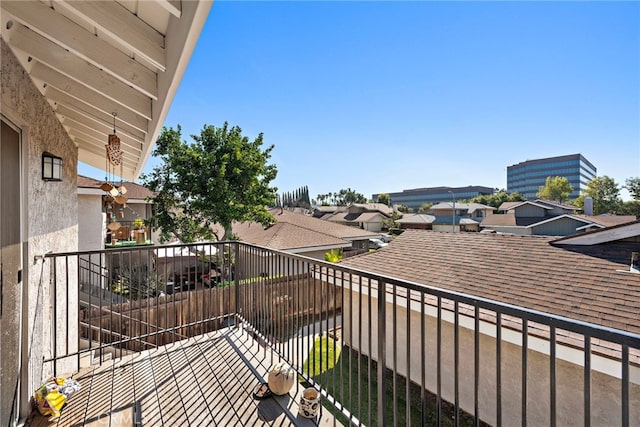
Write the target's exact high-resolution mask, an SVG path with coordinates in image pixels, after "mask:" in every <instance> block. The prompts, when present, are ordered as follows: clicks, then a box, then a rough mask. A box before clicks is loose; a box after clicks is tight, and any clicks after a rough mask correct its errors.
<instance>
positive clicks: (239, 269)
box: [233, 241, 244, 329]
mask: <svg viewBox="0 0 640 427" xmlns="http://www.w3.org/2000/svg"><path fill="white" fill-rule="evenodd" d="M235 246H236V247H235V252H236V263H235V286H233V288H234V291H235V309H236V310H235V322H234V323H235V326H236V329H238V328H239V327H240V322H239V320H240V317H239V316H238V315H239V314H240V313H242V309H241V308H240V280H241V279H242V277H243V276H244V271H243V264H242V263H243V262H244V259H243V256H242V255H240V242H237V241H236V242H235Z"/></svg>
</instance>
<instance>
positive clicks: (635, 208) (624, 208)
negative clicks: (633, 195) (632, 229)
mask: <svg viewBox="0 0 640 427" xmlns="http://www.w3.org/2000/svg"><path fill="white" fill-rule="evenodd" d="M618 213H619V214H620V215H633V216H635V217H636V219H638V218H640V200H630V201H628V202H623V203H622V204H621V205H620V208H619V210H618Z"/></svg>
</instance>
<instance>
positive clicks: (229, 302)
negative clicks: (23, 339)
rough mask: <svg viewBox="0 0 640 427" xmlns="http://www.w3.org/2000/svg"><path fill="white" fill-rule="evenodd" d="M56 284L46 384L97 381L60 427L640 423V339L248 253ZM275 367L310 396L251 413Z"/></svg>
mask: <svg viewBox="0 0 640 427" xmlns="http://www.w3.org/2000/svg"><path fill="white" fill-rule="evenodd" d="M44 270H45V271H44V272H43V278H45V280H48V283H49V284H50V285H51V290H52V297H51V303H52V305H53V307H54V313H55V318H56V319H57V321H56V322H55V325H52V334H51V337H50V339H51V348H52V349H53V352H52V353H53V354H52V356H51V357H50V358H48V359H46V360H45V361H44V364H45V369H46V370H47V371H49V372H51V373H52V374H54V375H65V376H67V375H71V374H72V375H73V376H74V377H75V378H77V379H78V380H79V381H80V382H81V383H82V384H83V389H82V390H81V392H80V393H79V394H78V395H76V396H73V397H72V398H71V400H70V401H69V403H68V405H67V407H66V408H64V409H63V411H62V415H61V417H60V419H59V420H58V423H59V425H76V424H80V423H85V424H88V425H91V423H96V424H95V425H100V424H99V423H101V422H105V421H104V420H106V419H110V420H111V423H112V425H114V423H120V422H122V423H128V424H131V425H133V424H135V422H139V423H142V424H143V425H173V424H176V423H186V424H194V425H196V424H202V425H205V424H207V425H212V424H216V425H249V424H254V423H261V422H265V423H274V424H277V425H307V424H310V423H311V424H316V423H318V424H321V425H325V424H331V425H349V424H353V425H456V426H457V425H482V424H489V425H503V424H505V425H519V424H521V425H524V424H525V423H528V424H530V425H623V426H628V425H637V424H638V421H639V420H640V385H639V384H640V370H639V364H640V336H638V335H636V334H632V333H627V332H624V331H619V330H614V329H610V328H605V327H601V326H597V325H591V324H587V323H584V322H579V321H574V320H570V319H566V318H562V317H558V316H554V315H551V314H547V313H541V312H536V311H533V310H528V309H524V308H519V307H515V306H510V305H506V304H501V303H498V302H495V301H490V300H485V299H482V298H477V297H473V296H469V295H463V294H459V293H454V292H448V291H445V290H441V289H436V288H432V287H429V286H427V285H423V284H417V283H410V282H406V281H401V280H398V279H394V278H392V277H385V276H381V275H377V274H372V273H370V272H366V271H361V270H355V269H351V268H346V267H344V266H341V265H340V264H329V263H325V262H322V261H317V260H313V259H310V258H305V257H300V256H295V255H290V254H286V253H282V252H277V251H272V250H267V249H264V248H260V247H257V246H253V245H249V244H244V243H241V242H220V243H212V244H197V245H173V246H148V247H132V248H122V249H111V250H107V251H94V252H84V253H67V254H51V255H47V258H46V261H45V269H44ZM74 289H77V292H75V291H74ZM276 361H286V362H287V363H289V364H290V365H291V366H292V367H293V368H294V369H295V370H296V371H297V373H298V376H299V379H300V383H298V384H296V385H295V386H294V387H293V389H292V390H291V392H290V393H289V394H288V395H285V396H280V397H270V398H267V399H265V400H255V399H253V396H252V389H253V387H254V386H255V385H256V384H258V383H259V382H261V381H264V380H265V379H266V373H267V370H268V369H269V366H271V364H272V363H274V362H276ZM304 387H315V388H316V389H318V390H319V391H320V392H321V394H322V402H323V408H322V411H321V414H320V416H319V417H318V418H317V419H315V420H311V421H310V420H308V419H305V418H301V417H299V416H298V410H297V405H298V395H299V393H300V392H301V390H302V389H303V388H304ZM45 421H46V419H45V418H43V417H41V416H39V415H38V416H34V417H33V418H32V423H31V424H32V425H39V423H44V422H45Z"/></svg>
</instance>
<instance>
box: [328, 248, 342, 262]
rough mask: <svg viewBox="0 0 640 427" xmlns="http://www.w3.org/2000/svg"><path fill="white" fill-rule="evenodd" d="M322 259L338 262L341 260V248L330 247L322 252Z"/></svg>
mask: <svg viewBox="0 0 640 427" xmlns="http://www.w3.org/2000/svg"><path fill="white" fill-rule="evenodd" d="M324 260H325V261H327V262H340V261H342V248H339V249H331V250H330V251H329V252H327V253H325V254H324Z"/></svg>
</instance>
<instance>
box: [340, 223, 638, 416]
mask: <svg viewBox="0 0 640 427" xmlns="http://www.w3.org/2000/svg"><path fill="white" fill-rule="evenodd" d="M638 252H640V221H636V222H634V223H630V224H626V225H619V226H615V227H610V228H606V229H603V230H597V231H594V232H590V233H585V234H582V235H577V236H569V237H564V238H560V239H558V238H552V237H540V236H518V235H501V234H483V233H456V234H451V233H439V232H433V231H422V230H406V231H405V232H404V233H403V234H401V235H400V236H398V237H397V238H396V240H395V241H394V244H393V245H392V246H390V247H388V248H387V249H386V250H385V251H379V252H376V253H372V254H368V255H366V256H356V257H353V258H350V259H348V260H345V261H343V262H342V263H341V265H343V266H345V267H353V268H358V269H367V270H368V271H372V272H374V273H378V274H381V275H385V276H392V277H394V278H398V279H401V280H407V281H409V282H410V283H415V284H416V286H415V288H413V289H416V291H413V292H414V295H413V296H412V305H411V312H412V313H411V319H412V320H411V321H412V322H413V321H414V317H415V318H416V319H418V320H416V321H417V322H418V324H422V325H423V326H421V327H417V328H415V329H412V330H411V331H410V334H404V333H402V334H401V335H400V336H399V337H398V338H397V339H398V340H400V342H402V343H405V342H408V343H411V344H407V347H410V348H407V349H406V350H404V351H405V352H406V354H408V355H409V354H410V355H411V356H410V357H408V358H406V359H405V358H404V357H399V358H398V359H397V360H394V361H392V360H390V359H391V356H387V357H388V359H387V363H388V364H393V366H396V367H398V369H399V370H400V371H404V372H406V370H407V363H409V366H410V367H411V373H413V374H415V376H416V378H415V381H417V382H419V381H421V379H420V372H422V371H421V368H420V366H421V364H422V363H424V362H425V361H423V360H418V359H419V358H421V357H422V355H421V353H420V348H419V347H420V346H425V345H426V346H427V348H431V349H433V348H442V349H446V350H444V354H446V356H443V357H448V358H449V359H448V360H447V362H445V364H446V367H443V368H442V370H439V371H438V372H436V370H434V369H433V368H431V367H432V366H435V365H437V364H438V361H437V360H436V357H437V354H436V353H435V352H431V353H429V352H428V355H427V358H426V367H427V372H426V384H427V388H428V389H430V390H436V389H440V387H441V388H442V393H443V396H444V398H445V399H447V400H449V401H452V400H458V399H459V401H460V405H461V407H462V408H463V409H465V410H467V411H468V412H469V413H474V411H475V413H478V411H479V413H481V414H484V416H483V417H482V419H483V421H486V422H488V423H489V424H491V425H494V424H496V423H498V424H499V421H498V420H499V419H502V420H503V421H506V420H508V423H509V424H513V425H520V424H522V423H524V421H523V420H522V414H523V413H525V412H526V417H527V422H528V423H530V424H532V425H549V424H550V418H549V414H550V413H551V412H552V413H554V416H555V417H556V418H555V419H554V422H557V424H558V425H575V424H582V422H583V420H585V419H588V420H591V423H592V424H593V425H596V424H597V425H618V424H620V423H622V424H625V422H624V419H625V418H627V417H628V419H630V420H634V421H632V422H631V424H636V423H637V421H638V420H640V406H637V404H638V403H640V376H636V375H638V374H640V365H639V362H640V353H639V352H638V351H633V352H632V353H631V354H630V355H626V356H625V355H623V354H621V352H620V347H615V346H613V347H610V346H608V345H606V344H604V343H601V342H600V341H599V340H596V339H591V340H590V341H588V342H586V341H585V340H586V338H584V337H583V336H582V335H580V333H572V332H569V331H564V330H561V327H560V326H559V325H560V323H557V324H556V325H558V328H557V329H556V328H555V327H553V328H552V327H550V326H547V325H541V324H539V323H534V322H531V323H526V324H525V323H523V321H522V320H521V319H520V320H516V319H510V318H509V317H508V316H506V315H501V316H497V317H496V314H495V313H491V312H490V311H485V312H484V313H485V314H484V315H483V314H482V312H480V317H479V318H478V316H479V314H478V313H479V312H478V311H475V316H474V309H473V307H472V306H470V305H471V302H472V301H474V298H476V299H483V300H491V301H497V302H499V303H504V304H507V305H509V306H521V307H524V308H525V309H529V310H532V311H534V312H537V313H545V315H546V316H548V318H551V317H553V316H559V317H565V318H570V319H575V320H576V321H580V322H587V323H590V324H595V325H601V326H602V327H605V328H612V329H617V330H621V331H626V332H628V333H631V334H638V333H640V318H639V317H638V312H640V274H638V272H635V273H634V272H632V271H634V269H633V268H632V267H633V265H631V267H630V264H631V260H632V259H633V254H634V253H638ZM636 258H637V255H636ZM636 264H637V261H636ZM421 286H424V288H425V292H428V295H427V296H426V297H425V296H424V295H422V296H420V294H419V293H418V290H419V289H420V287H421ZM426 289H429V290H428V291H426ZM432 290H446V291H451V292H456V293H461V294H463V295H468V296H470V297H469V298H468V299H467V300H466V301H467V302H466V303H462V302H460V303H458V302H456V303H455V304H456V305H455V306H454V304H452V303H451V302H450V301H447V298H449V297H445V296H443V297H442V299H438V298H435V296H432V295H434V294H432V293H431V292H432ZM436 295H437V294H436ZM354 298H355V297H354ZM421 298H422V301H427V303H426V304H427V305H428V307H427V308H426V309H425V308H423V307H422V306H421V304H420V303H419V302H420V301H421ZM358 301H359V303H358V305H357V306H356V305H352V307H351V310H352V312H345V314H344V316H347V317H349V318H352V319H358V316H359V315H358V313H360V312H362V311H363V308H362V307H366V306H367V304H372V305H373V307H376V306H377V302H375V301H373V302H370V301H364V302H363V301H361V300H358ZM390 304H391V305H390ZM458 304H459V305H458ZM369 307H371V306H369ZM406 308H407V305H406V303H405V304H404V307H400V308H399V309H398V308H395V307H393V304H392V302H391V301H390V300H389V299H387V309H386V312H387V322H389V321H390V318H389V316H391V313H393V315H394V316H397V317H398V318H400V319H404V318H405V317H406ZM476 310H477V309H476ZM378 311H380V308H378ZM421 318H422V319H424V320H422V321H421V322H420V321H419V319H421ZM443 319H444V320H443ZM474 319H475V322H476V323H475V326H474ZM507 319H509V321H507ZM498 321H499V322H500V324H501V326H500V327H499V328H497V329H496V322H498ZM512 321H514V322H512ZM378 324H379V323H374V328H376V325H378ZM507 324H509V325H508V326H506V325H507ZM438 325H439V326H438ZM461 325H462V326H461ZM464 325H466V326H464ZM352 327H353V328H354V330H357V327H358V325H357V324H356V325H353V326H352ZM436 327H439V328H441V330H442V333H441V332H439V331H440V329H438V330H436ZM505 327H506V329H505ZM459 328H462V329H466V331H463V330H460V329H459ZM523 328H524V330H527V331H528V334H530V335H529V336H528V338H527V341H524V338H523V336H522V331H523ZM533 330H535V332H532V331H533ZM478 331H479V332H480V333H479V335H478ZM498 331H499V332H498ZM572 331H576V332H578V331H580V329H572ZM454 332H455V335H454ZM582 332H584V331H582ZM387 333H390V332H387ZM498 333H499V335H497V334H498ZM376 334H377V330H374V331H373V333H372V334H371V335H370V337H376ZM474 334H475V337H474ZM531 334H532V335H534V336H531ZM425 336H426V337H430V338H426V341H427V343H426V344H425V343H424V342H425V340H424V339H422V338H421V337H425ZM436 336H437V337H441V338H439V339H441V342H436V340H435V338H434V337H436ZM550 336H553V339H554V344H553V345H552V346H550V342H549V340H550V338H549V337H550ZM636 336H637V335H636ZM456 337H457V338H456ZM497 337H499V338H497ZM394 339H396V338H394ZM454 339H455V342H454ZM504 340H507V341H509V345H506V346H504V345H502V341H504ZM497 341H500V343H498V342H497ZM556 341H557V342H556ZM523 342H525V344H524V346H523ZM498 344H499V345H498ZM369 345H371V343H367V342H366V340H365V342H363V343H362V344H361V346H360V347H359V349H361V350H363V351H366V349H367V348H370V347H369ZM454 346H455V348H460V349H465V350H464V351H460V352H459V353H457V350H455V353H454V352H453V351H454V350H453V349H454ZM497 346H498V347H497ZM585 346H587V347H585ZM523 347H524V348H523ZM374 348H375V343H374ZM392 348H393V347H389V346H387V354H390V353H391V350H390V349H392ZM474 348H475V350H473V349H474ZM496 348H500V351H499V353H498V354H497V353H496V352H497V351H498V350H496ZM585 348H588V349H589V352H588V353H585V352H584V349H585ZM438 351H440V350H438ZM478 351H480V352H481V354H480V355H479V357H478V356H477V352H478ZM373 354H375V351H374V352H373ZM414 355H418V357H417V358H416V357H415V356H414ZM550 355H553V358H551V356H550ZM454 356H455V359H456V360H455V365H454V360H453V359H454ZM474 357H476V358H475V359H474ZM524 357H527V359H524ZM627 357H630V358H631V360H633V362H630V363H629V367H628V369H629V370H630V372H631V374H630V375H629V376H627V377H626V378H627V379H629V381H630V384H629V385H628V387H629V388H628V390H627V391H628V393H629V395H630V396H633V397H632V400H633V402H634V405H633V408H626V410H625V411H622V412H621V411H620V396H619V395H618V394H617V390H620V389H619V388H618V387H619V385H620V383H619V381H620V380H619V378H620V372H621V371H620V369H621V360H622V363H623V366H626V363H627V362H626V361H625V360H626V358H627ZM496 360H498V361H499V363H500V366H501V368H500V376H499V377H498V378H500V377H501V378H508V379H509V381H507V382H506V383H504V384H503V385H502V387H501V390H500V391H499V392H498V394H497V396H498V399H501V404H498V405H496V400H495V399H496V390H495V387H494V381H496V367H495V364H496ZM523 360H526V362H527V365H528V368H527V369H526V370H525V372H523V371H522V365H521V362H522V361H523ZM585 361H586V362H585ZM585 363H587V365H585ZM474 364H475V365H477V366H478V369H475V370H474V368H473V366H474ZM422 366H423V368H422V369H424V366H425V365H422ZM585 366H591V368H595V369H594V370H593V371H589V375H590V377H589V378H590V379H589V384H588V387H590V389H589V390H590V393H591V400H590V403H589V405H588V407H587V408H585V406H584V397H583V393H582V392H581V390H584V389H585V387H587V385H586V384H587V383H586V382H583V377H584V376H585V375H586V374H584V372H585V369H587V368H585ZM591 368H589V369H591ZM625 369H626V368H625ZM551 375H553V377H552V379H551V380H550V376H551ZM455 376H458V377H459V378H466V379H467V380H465V381H463V382H462V383H461V384H459V385H457V386H454V383H453V382H452V381H451V379H452V378H453V377H455ZM474 376H475V381H476V383H475V384H476V385H475V387H474V381H472V380H471V379H472V378H474ZM514 378H518V379H519V380H518V381H515V382H513V381H512V380H513V379H514ZM560 378H561V381H562V386H561V388H558V389H557V390H555V393H556V396H555V399H556V400H553V399H550V398H549V383H550V381H552V382H553V381H557V380H559V379H560ZM631 378H633V379H631ZM439 381H440V383H438V382H439ZM585 381H586V380H585ZM523 383H524V384H525V385H523ZM523 388H524V390H525V391H526V394H523ZM474 389H475V392H476V393H478V390H480V392H481V393H482V396H483V398H482V399H480V401H479V402H478V401H477V400H476V401H475V402H474V399H473V396H474ZM476 396H477V394H476ZM500 396H501V397H500ZM523 396H524V397H523ZM522 402H526V403H522ZM550 402H553V403H551V404H550ZM556 403H557V404H556ZM474 405H479V408H478V406H476V407H475V409H474ZM523 405H524V406H523ZM550 405H553V408H552V406H550ZM523 407H525V410H524V411H525V412H522V411H523V409H522V408H523ZM497 410H499V411H500V412H499V415H498V413H497V412H496V411H497ZM587 410H589V411H590V413H589V412H586V411H587ZM621 414H622V418H621ZM585 417H586V418H585Z"/></svg>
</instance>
